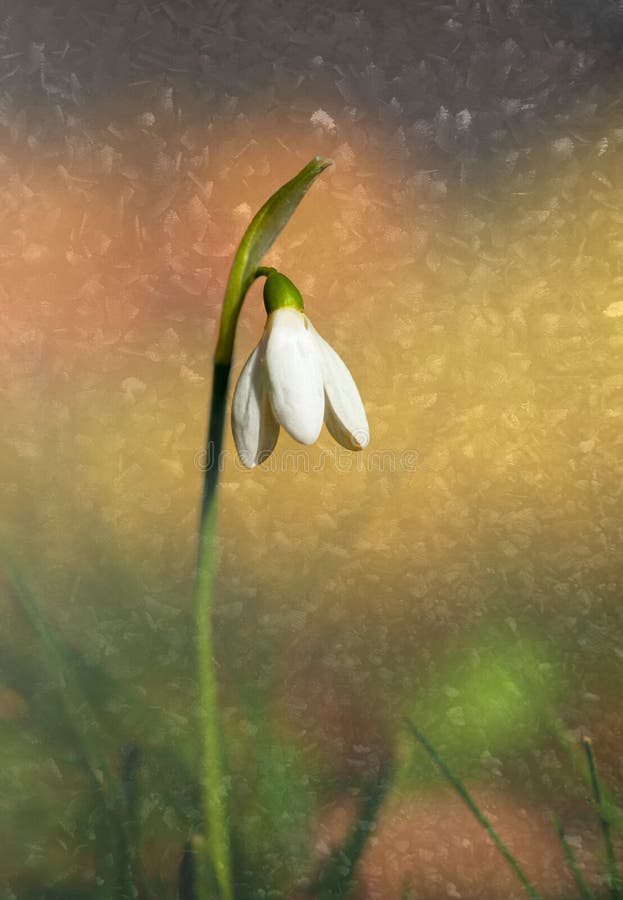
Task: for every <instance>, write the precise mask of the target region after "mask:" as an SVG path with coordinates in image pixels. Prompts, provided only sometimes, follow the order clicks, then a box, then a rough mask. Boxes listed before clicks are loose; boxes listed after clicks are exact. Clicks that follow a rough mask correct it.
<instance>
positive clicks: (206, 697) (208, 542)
mask: <svg viewBox="0 0 623 900" xmlns="http://www.w3.org/2000/svg"><path fill="white" fill-rule="evenodd" d="M229 368H230V367H229V365H222V364H219V363H215V365H214V378H213V382H212V404H211V409H210V424H209V428H208V443H207V455H206V460H205V467H206V471H205V479H204V485H203V499H202V504H201V524H200V529H199V552H198V562H197V580H196V587H195V590H196V613H197V655H198V668H199V707H200V715H201V733H202V737H203V746H202V766H201V786H202V792H203V798H204V816H205V833H206V841H207V846H208V854H209V857H210V860H211V862H212V866H213V868H214V876H215V878H216V883H217V885H218V890H219V897H220V900H233V898H234V889H233V878H232V869H231V848H230V840H229V829H228V825H227V796H226V785H225V779H224V772H223V759H222V747H221V730H220V723H219V717H218V696H217V677H216V664H215V660H214V641H213V632H212V595H213V585H214V575H215V569H216V546H215V545H216V527H217V517H218V494H217V487H218V479H219V468H220V464H221V456H222V446H223V427H224V421H225V410H226V406H227V388H228V384H229ZM200 868H203V867H200ZM203 874H204V877H200V879H199V883H200V891H201V893H200V898H201V900H208V894H207V885H206V882H207V879H206V877H205V873H203Z"/></svg>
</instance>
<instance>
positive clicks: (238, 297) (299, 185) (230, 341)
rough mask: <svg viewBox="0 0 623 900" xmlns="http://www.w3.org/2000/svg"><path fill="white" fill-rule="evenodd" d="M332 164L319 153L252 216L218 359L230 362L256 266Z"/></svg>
mask: <svg viewBox="0 0 623 900" xmlns="http://www.w3.org/2000/svg"><path fill="white" fill-rule="evenodd" d="M331 164H332V162H331V160H330V159H324V158H323V157H322V156H316V157H314V159H312V161H311V162H310V163H308V164H307V165H306V166H305V168H304V169H301V171H300V172H299V173H298V175H295V176H294V178H292V179H291V180H290V181H288V182H286V184H284V185H283V187H280V188H279V190H278V191H276V192H275V193H274V194H273V195H272V197H270V198H269V199H268V200H267V201H266V203H265V204H264V206H262V208H261V209H260V211H259V212H258V213H256V215H255V216H254V217H253V220H252V221H251V224H250V225H249V227H248V228H247V230H246V232H245V234H244V237H243V238H242V241H241V242H240V246H239V247H238V251H237V253H236V256H235V258H234V262H233V265H232V267H231V272H230V273H229V280H228V282H227V288H226V290H225V299H224V301H223V312H222V315H221V327H220V331H219V339H218V344H217V347H216V353H215V361H216V362H217V363H221V364H224V365H228V364H229V363H230V362H231V357H232V352H233V348H234V334H235V331H236V322H237V321H238V316H239V314H240V309H241V307H242V303H243V300H244V297H245V294H246V292H247V291H248V289H249V287H250V285H251V283H252V282H253V280H254V278H255V277H256V269H257V267H258V266H259V265H260V263H261V261H262V259H263V258H264V256H265V255H266V253H268V251H269V250H270V248H271V247H272V245H273V243H274V242H275V240H276V239H277V237H278V236H279V234H280V233H281V231H282V230H283V229H284V228H285V226H286V225H287V223H288V221H289V220H290V218H291V216H292V215H293V213H294V212H295V210H296V208H297V206H298V205H299V203H300V202H301V200H302V199H303V197H304V196H305V194H306V193H307V191H308V190H309V188H310V187H311V185H312V183H313V182H314V180H315V179H316V178H317V177H318V175H320V174H321V173H322V172H324V170H325V169H326V168H327V167H328V166H330V165H331Z"/></svg>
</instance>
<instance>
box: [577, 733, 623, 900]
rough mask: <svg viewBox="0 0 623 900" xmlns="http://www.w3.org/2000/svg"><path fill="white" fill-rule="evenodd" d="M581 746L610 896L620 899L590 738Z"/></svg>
mask: <svg viewBox="0 0 623 900" xmlns="http://www.w3.org/2000/svg"><path fill="white" fill-rule="evenodd" d="M582 746H583V747H584V752H585V753H586V760H587V762H588V771H589V774H590V777H591V787H592V788H593V797H594V798H595V804H596V806H597V810H598V812H599V821H600V823H601V830H602V832H603V836H604V843H605V845H606V853H607V854H608V872H609V882H610V896H611V897H612V900H621V891H622V885H621V875H620V873H619V867H618V866H617V860H616V856H615V853H614V845H613V843H612V835H611V833H610V817H609V815H608V811H607V810H606V807H605V804H604V801H603V797H602V793H601V786H600V784H599V778H598V775H597V766H596V764H595V756H594V754H593V742H592V741H591V739H590V738H587V737H585V738H582Z"/></svg>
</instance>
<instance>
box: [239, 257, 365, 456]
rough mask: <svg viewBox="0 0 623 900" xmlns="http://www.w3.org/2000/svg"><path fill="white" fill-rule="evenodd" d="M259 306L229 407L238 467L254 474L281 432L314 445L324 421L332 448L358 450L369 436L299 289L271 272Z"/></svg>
mask: <svg viewBox="0 0 623 900" xmlns="http://www.w3.org/2000/svg"><path fill="white" fill-rule="evenodd" d="M264 305H265V307H266V312H267V314H268V318H267V320H266V325H265V328H264V334H263V335H262V338H261V340H260V342H259V344H258V345H257V347H256V348H255V350H254V351H253V353H252V354H251V356H250V357H249V359H248V360H247V362H246V364H245V366H244V368H243V370H242V372H241V374H240V378H239V380H238V384H237V385H236V390H235V392H234V399H233V404H232V431H233V433H234V441H235V444H236V449H237V451H238V456H239V457H240V459H241V461H242V463H243V464H244V465H245V466H247V467H248V468H252V467H253V466H256V465H258V463H261V462H263V461H264V460H265V459H267V458H268V456H270V454H271V453H272V451H273V450H274V448H275V444H276V443H277V438H278V437H279V426H281V425H282V426H283V427H284V428H285V430H286V431H287V432H288V434H290V435H291V436H292V437H293V438H294V439H295V440H297V441H299V442H300V443H301V444H313V443H314V442H315V441H316V440H317V439H318V436H319V434H320V430H321V428H322V423H323V421H324V422H325V424H326V426H327V428H328V430H329V432H330V433H331V434H332V435H333V437H334V438H335V440H336V441H338V443H340V444H342V446H344V447H346V448H347V449H349V450H362V449H363V448H364V447H366V446H367V445H368V443H369V440H370V431H369V428H368V420H367V419H366V413H365V410H364V408H363V403H362V402H361V397H360V396H359V391H358V390H357V386H356V385H355V382H354V381H353V377H352V375H351V374H350V372H349V371H348V369H347V368H346V366H345V364H344V363H343V362H342V360H341V359H340V357H339V356H338V354H337V353H336V352H335V350H334V349H333V348H332V347H331V346H330V345H329V344H327V342H326V341H325V340H323V338H321V337H320V335H319V334H318V332H317V331H316V330H315V328H314V327H313V325H312V324H311V322H310V321H309V319H308V318H307V316H306V315H305V313H304V312H303V298H302V297H301V295H300V293H299V291H298V290H297V288H296V287H295V286H294V285H293V284H292V282H291V281H290V280H289V279H288V278H286V277H285V275H281V274H280V273H279V272H276V271H271V272H270V274H269V275H268V277H267V278H266V281H265V284H264Z"/></svg>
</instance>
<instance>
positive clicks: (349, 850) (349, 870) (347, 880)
mask: <svg viewBox="0 0 623 900" xmlns="http://www.w3.org/2000/svg"><path fill="white" fill-rule="evenodd" d="M391 776H392V767H391V765H387V766H385V767H384V768H382V769H381V771H380V772H379V775H378V777H377V778H376V779H375V781H374V783H373V784H372V786H371V788H370V790H369V791H368V794H367V796H366V798H365V800H364V802H363V803H362V805H361V809H360V810H359V813H358V814H357V818H356V819H355V822H354V824H353V826H352V828H351V831H350V834H349V835H348V837H347V839H346V841H345V842H344V844H343V845H342V847H340V848H339V849H337V850H335V851H334V852H333V853H332V854H331V857H330V859H329V860H328V862H327V863H326V864H325V866H324V867H323V870H322V871H321V872H320V874H319V876H318V877H317V878H316V880H315V882H314V885H313V888H312V895H313V896H314V897H316V898H318V900H337V898H340V900H346V898H348V897H349V896H350V894H351V891H352V889H353V887H354V876H355V871H356V868H357V864H358V862H359V860H360V859H361V857H362V856H363V853H364V850H365V848H366V845H367V843H368V838H369V836H370V832H371V831H372V830H373V827H374V824H375V822H376V820H377V818H378V815H379V811H380V809H381V806H382V804H383V801H384V799H385V797H386V795H387V792H388V790H389V787H390V784H391Z"/></svg>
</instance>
